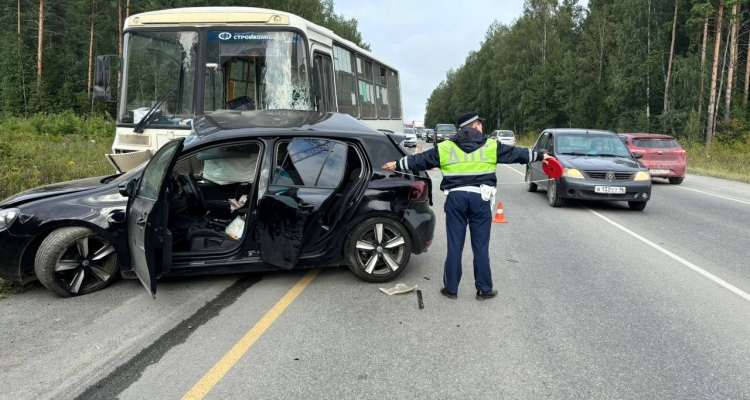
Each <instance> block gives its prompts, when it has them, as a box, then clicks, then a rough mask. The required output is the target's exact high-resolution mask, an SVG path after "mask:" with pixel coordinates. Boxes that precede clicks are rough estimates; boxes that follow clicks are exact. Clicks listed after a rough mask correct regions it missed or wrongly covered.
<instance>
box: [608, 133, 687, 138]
mask: <svg viewBox="0 0 750 400" xmlns="http://www.w3.org/2000/svg"><path fill="white" fill-rule="evenodd" d="M619 135H620V136H625V137H629V138H642V139H674V136H671V135H664V134H661V133H620V134H619Z"/></svg>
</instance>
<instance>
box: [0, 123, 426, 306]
mask: <svg viewBox="0 0 750 400" xmlns="http://www.w3.org/2000/svg"><path fill="white" fill-rule="evenodd" d="M404 155H405V154H404V151H403V149H401V147H400V146H398V145H397V144H396V143H395V142H394V140H393V139H392V138H390V137H389V136H388V135H385V134H383V133H381V132H378V131H376V130H374V129H372V128H370V127H368V126H367V125H365V124H363V123H361V122H360V121H357V120H356V119H354V118H352V117H349V116H347V115H342V114H334V113H318V112H309V111H243V112H221V113H218V112H217V113H214V114H211V115H208V116H204V117H200V118H196V120H195V121H194V125H193V129H192V131H191V133H190V135H189V136H188V137H187V138H181V139H176V140H173V141H171V142H169V143H167V144H166V145H164V146H163V147H162V148H161V149H160V150H159V151H158V152H157V153H156V154H155V155H154V156H153V158H152V159H151V160H150V161H149V162H148V163H147V165H142V166H140V167H138V168H137V169H134V170H132V171H130V172H127V173H125V174H122V175H115V176H110V177H99V178H91V179H83V180H77V181H71V182H64V183H59V184H55V185H50V186H45V187H41V188H37V189H32V190H29V191H26V192H23V193H20V194H18V195H15V196H13V197H11V198H8V199H6V200H4V201H3V202H2V203H0V277H1V278H3V279H6V280H12V281H16V282H20V283H24V282H29V281H32V280H35V279H38V280H39V281H41V283H42V284H44V286H46V287H47V288H49V289H51V290H52V291H54V292H55V293H57V294H58V295H60V296H64V297H67V296H73V295H81V294H85V293H91V292H94V291H96V290H99V289H102V288H104V287H106V286H107V285H108V284H109V283H111V282H112V280H114V279H116V278H117V277H118V276H120V275H121V276H122V277H125V278H135V277H137V278H139V279H140V280H141V281H142V282H143V284H144V286H145V287H146V289H147V290H148V291H149V293H151V294H152V295H155V294H156V284H157V279H158V278H159V277H161V276H165V275H196V274H214V273H237V272H248V271H268V270H277V269H292V268H311V267H323V266H338V265H343V264H346V265H348V266H349V268H350V269H351V270H352V271H353V272H354V273H355V274H356V275H357V276H359V277H360V278H362V279H364V280H365V281H368V282H384V281H388V280H390V279H393V278H394V277H396V276H398V275H399V274H400V273H401V272H402V271H403V270H404V268H406V266H407V264H408V262H409V258H410V256H411V255H412V254H420V253H423V252H425V251H427V249H428V247H429V246H430V244H431V243H432V238H433V233H434V229H435V214H434V213H433V212H432V210H431V209H430V205H429V203H430V202H431V186H430V185H431V184H430V180H429V178H428V177H427V175H425V174H422V175H418V176H410V175H398V174H393V173H386V172H385V171H382V170H380V168H379V167H376V166H380V165H383V164H385V163H386V162H388V161H390V160H394V159H397V158H400V157H403V156H404Z"/></svg>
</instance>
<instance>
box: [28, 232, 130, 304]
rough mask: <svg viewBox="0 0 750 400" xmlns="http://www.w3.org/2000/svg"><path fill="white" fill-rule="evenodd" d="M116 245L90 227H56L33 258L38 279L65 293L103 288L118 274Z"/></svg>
mask: <svg viewBox="0 0 750 400" xmlns="http://www.w3.org/2000/svg"><path fill="white" fill-rule="evenodd" d="M117 269H118V266H117V254H116V252H115V248H114V247H113V246H112V245H111V244H110V243H109V242H108V241H107V240H106V239H104V238H103V237H101V236H100V235H98V234H96V233H95V232H93V231H92V230H90V229H88V228H82V227H67V228H60V229H57V230H55V231H53V232H52V233H51V234H50V235H49V236H47V237H46V238H45V239H44V241H43V242H42V244H41V246H40V247H39V250H38V251H37V253H36V259H35V260H34V270H35V272H36V276H37V278H38V279H39V281H40V282H41V283H42V285H44V286H45V287H47V289H50V290H52V291H53V292H55V293H56V294H57V295H59V296H62V297H70V296H77V295H82V294H87V293H91V292H96V291H97V290H100V289H103V288H104V287H106V286H107V285H109V284H110V283H112V281H113V280H114V279H115V278H116V277H117V272H118V271H117Z"/></svg>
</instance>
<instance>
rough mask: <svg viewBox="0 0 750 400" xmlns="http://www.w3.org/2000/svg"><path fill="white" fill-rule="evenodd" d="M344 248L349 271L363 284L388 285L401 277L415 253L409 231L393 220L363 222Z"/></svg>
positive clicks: (380, 219) (356, 228)
mask: <svg viewBox="0 0 750 400" xmlns="http://www.w3.org/2000/svg"><path fill="white" fill-rule="evenodd" d="M378 235H380V237H378ZM344 246H345V247H344V253H345V256H346V260H347V263H348V264H349V269H350V270H351V271H352V272H354V274H355V275H357V276H358V277H359V278H361V279H362V280H364V281H366V282H374V283H380V282H387V281H389V280H391V279H393V278H395V277H397V276H398V275H399V274H401V272H403V270H404V268H406V265H407V264H408V263H409V258H410V257H411V252H412V245H411V239H410V238H409V234H408V232H407V231H406V228H404V226H403V225H401V224H400V223H399V222H398V221H396V220H393V219H390V218H371V219H368V220H365V221H363V222H361V223H360V224H358V225H357V226H356V227H355V228H354V229H353V230H352V231H351V232H350V233H349V235H348V239H347V241H346V244H345V245H344ZM388 246H390V247H388Z"/></svg>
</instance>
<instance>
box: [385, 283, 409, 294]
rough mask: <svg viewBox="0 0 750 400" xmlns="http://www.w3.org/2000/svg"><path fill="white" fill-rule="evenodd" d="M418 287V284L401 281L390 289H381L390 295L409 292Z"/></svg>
mask: <svg viewBox="0 0 750 400" xmlns="http://www.w3.org/2000/svg"><path fill="white" fill-rule="evenodd" d="M416 288H417V285H414V286H407V285H405V284H403V283H399V284H398V285H396V286H394V287H392V288H390V289H385V288H380V291H381V292H383V293H385V294H387V295H388V296H393V295H394V294H402V293H409V292H411V291H412V290H414V289H416Z"/></svg>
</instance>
